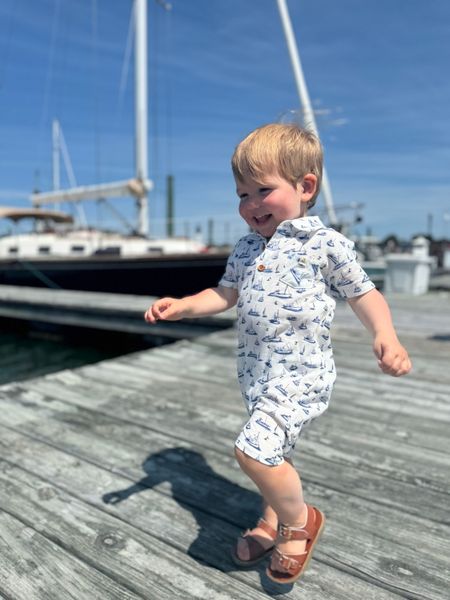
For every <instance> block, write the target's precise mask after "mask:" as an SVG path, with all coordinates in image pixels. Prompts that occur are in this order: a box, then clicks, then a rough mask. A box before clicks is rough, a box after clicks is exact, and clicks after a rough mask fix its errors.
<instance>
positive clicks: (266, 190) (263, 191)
mask: <svg viewBox="0 0 450 600" xmlns="http://www.w3.org/2000/svg"><path fill="white" fill-rule="evenodd" d="M271 191H272V188H269V187H262V188H259V193H260V194H263V195H264V196H266V195H267V194H270V192H271Z"/></svg>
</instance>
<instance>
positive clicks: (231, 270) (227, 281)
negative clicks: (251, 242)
mask: <svg viewBox="0 0 450 600" xmlns="http://www.w3.org/2000/svg"><path fill="white" fill-rule="evenodd" d="M240 244H241V240H239V241H238V242H237V244H236V245H235V247H234V249H233V251H232V253H231V254H230V256H229V257H228V260H227V265H226V267H225V273H224V274H223V275H222V278H221V280H220V281H219V285H222V286H223V287H230V288H236V289H237V287H238V272H237V261H238V256H239V247H240Z"/></svg>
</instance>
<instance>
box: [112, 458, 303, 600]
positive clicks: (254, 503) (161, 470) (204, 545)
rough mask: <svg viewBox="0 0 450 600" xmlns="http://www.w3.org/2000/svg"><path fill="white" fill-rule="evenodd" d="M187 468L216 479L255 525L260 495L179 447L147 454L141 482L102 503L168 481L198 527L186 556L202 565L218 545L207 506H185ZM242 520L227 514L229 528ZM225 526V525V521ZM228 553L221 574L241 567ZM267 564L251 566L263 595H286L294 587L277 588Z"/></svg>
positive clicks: (187, 482)
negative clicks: (212, 536) (212, 533)
mask: <svg viewBox="0 0 450 600" xmlns="http://www.w3.org/2000/svg"><path fill="white" fill-rule="evenodd" d="M186 467H188V468H189V469H193V470H195V471H199V472H201V474H202V476H203V477H204V478H205V479H206V480H209V479H215V480H216V481H218V483H220V487H221V488H223V490H224V492H225V493H227V492H228V493H227V497H230V496H232V497H234V498H236V499H237V500H238V501H239V504H241V506H245V507H246V509H247V510H246V513H247V517H248V516H250V521H249V525H250V523H253V522H255V523H256V521H257V520H258V518H259V516H260V514H261V497H260V496H259V494H257V493H255V492H252V491H250V490H247V489H246V488H243V487H242V486H240V485H237V484H236V483H233V482H232V481H230V480H229V479H226V478H225V477H222V476H221V475H219V474H218V473H216V472H215V471H214V470H213V469H212V468H211V467H210V466H209V465H208V463H207V462H206V460H205V459H204V457H203V456H202V455H201V454H200V453H199V452H195V451H192V450H189V449H186V448H182V447H175V448H168V449H166V450H163V451H161V452H156V453H154V454H150V455H149V456H148V457H147V458H146V460H145V461H144V462H143V463H142V468H143V470H144V471H145V473H147V475H146V476H145V477H142V479H140V480H139V481H136V483H133V484H132V485H130V486H129V487H127V488H124V489H121V490H116V491H113V492H108V493H106V494H104V495H103V497H102V499H103V502H105V504H119V503H120V502H124V501H125V500H127V499H128V498H130V496H133V495H134V494H139V493H141V492H144V491H146V490H148V489H152V488H154V487H156V486H157V485H159V484H161V483H163V482H165V481H167V482H168V483H170V485H171V488H172V498H173V500H175V501H176V502H178V504H179V505H180V506H181V507H182V508H183V509H184V510H189V511H190V512H191V513H192V516H193V517H194V518H195V520H196V522H197V525H198V535H197V538H196V539H195V540H194V541H193V542H192V544H191V545H190V547H189V549H188V551H187V554H188V555H189V556H191V557H192V558H194V559H195V560H196V561H198V562H199V563H200V564H201V565H204V564H207V563H206V561H205V557H207V556H208V554H209V550H210V546H211V544H214V543H217V541H216V542H215V540H214V539H211V535H210V532H209V530H208V519H205V516H206V515H208V514H209V510H208V508H209V505H207V506H205V509H204V510H200V509H199V508H198V507H196V506H193V505H191V504H187V503H186V496H187V493H186V486H188V485H190V482H189V480H188V479H187V478H186ZM249 513H250V515H249ZM241 515H242V513H241ZM241 519H242V516H241ZM241 519H239V516H238V515H237V514H236V515H233V514H230V524H232V525H236V520H238V521H240V520H241ZM224 524H225V525H226V522H224ZM230 554H231V548H224V558H223V563H222V564H220V565H217V568H219V569H220V570H221V571H222V572H224V573H228V572H229V571H236V570H237V569H240V568H241V567H237V566H236V565H235V564H234V563H233V562H232V560H231V557H230ZM267 562H268V561H267V560H265V561H262V562H261V563H260V564H258V565H256V566H254V570H256V571H258V573H259V576H260V578H261V586H262V587H263V589H264V591H265V592H267V593H268V594H270V595H273V596H276V595H278V594H286V593H287V592H289V591H290V590H291V589H292V587H293V585H277V584H276V583H274V582H272V581H271V580H270V579H269V578H268V577H267V575H266V573H265V569H266V565H267Z"/></svg>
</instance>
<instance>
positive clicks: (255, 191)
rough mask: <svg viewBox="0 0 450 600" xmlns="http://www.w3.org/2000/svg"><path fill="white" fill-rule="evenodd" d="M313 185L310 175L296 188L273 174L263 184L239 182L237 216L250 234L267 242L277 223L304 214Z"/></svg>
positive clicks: (245, 180)
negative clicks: (254, 233)
mask: <svg viewBox="0 0 450 600" xmlns="http://www.w3.org/2000/svg"><path fill="white" fill-rule="evenodd" d="M316 185H317V178H316V176H315V175H312V174H308V175H305V177H304V178H303V180H302V181H301V182H299V183H298V184H297V186H296V187H293V186H292V185H291V184H290V183H289V182H288V181H286V179H283V178H282V177H280V176H279V175H277V174H273V175H268V176H267V177H265V179H264V182H263V183H261V182H257V181H255V180H254V179H252V178H251V177H249V176H248V177H245V179H244V180H243V181H238V180H236V191H237V195H238V196H239V198H240V200H241V201H240V204H239V214H240V215H241V217H242V218H243V219H244V220H245V221H246V222H247V223H248V224H249V225H250V227H251V228H252V229H253V230H255V231H257V232H258V233H260V234H261V235H262V236H264V237H266V238H270V237H272V235H273V234H274V233H275V230H276V228H277V227H278V225H279V224H280V223H282V222H283V221H286V220H288V219H289V220H290V219H297V218H298V217H303V216H304V215H305V214H306V209H307V202H308V201H309V200H311V198H312V196H313V195H314V192H315V190H316Z"/></svg>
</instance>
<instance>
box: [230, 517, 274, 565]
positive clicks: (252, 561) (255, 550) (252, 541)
mask: <svg viewBox="0 0 450 600" xmlns="http://www.w3.org/2000/svg"><path fill="white" fill-rule="evenodd" d="M256 527H259V528H260V529H264V531H265V532H266V533H268V534H269V536H270V537H271V539H272V540H273V541H274V542H275V540H276V539H277V535H278V533H277V530H276V529H274V528H273V527H271V526H270V525H269V523H268V522H267V521H266V520H264V519H263V518H262V517H261V518H260V519H259V521H258V523H257V524H256V525H255V529H256ZM256 537H257V536H255V535H250V529H247V531H245V532H244V533H243V534H242V535H241V536H240V538H239V539H243V540H245V542H246V544H247V547H248V550H249V554H250V558H249V559H248V560H242V559H241V558H239V556H238V553H237V544H236V547H235V548H233V550H232V552H231V558H232V559H233V562H234V563H235V564H236V565H239V566H240V567H251V566H253V565H256V564H257V563H259V562H260V561H261V560H262V559H263V558H265V557H266V556H267V555H268V554H270V553H271V552H272V550H273V548H274V546H275V544H272V545H271V546H270V547H269V548H264V546H263V545H262V544H261V543H260V542H258V540H257V539H256Z"/></svg>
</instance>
